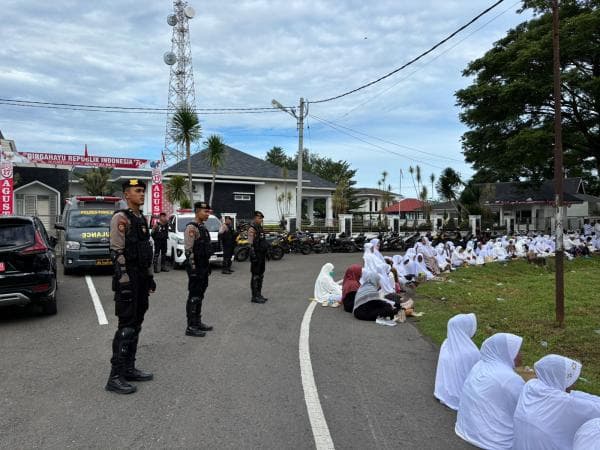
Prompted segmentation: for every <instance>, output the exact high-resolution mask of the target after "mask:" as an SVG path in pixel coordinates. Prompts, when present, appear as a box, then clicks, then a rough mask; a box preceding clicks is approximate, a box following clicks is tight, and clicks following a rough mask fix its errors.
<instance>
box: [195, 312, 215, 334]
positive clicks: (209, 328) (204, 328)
mask: <svg viewBox="0 0 600 450" xmlns="http://www.w3.org/2000/svg"><path fill="white" fill-rule="evenodd" d="M198 323H199V324H200V325H198V328H199V329H200V330H201V331H212V330H213V326H212V325H207V324H205V323H204V322H202V316H198Z"/></svg>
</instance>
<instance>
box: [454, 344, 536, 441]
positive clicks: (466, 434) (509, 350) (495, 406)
mask: <svg viewBox="0 0 600 450" xmlns="http://www.w3.org/2000/svg"><path fill="white" fill-rule="evenodd" d="M522 342H523V339H522V338H521V337H519V336H516V335H514V334H510V333H497V334H494V335H493V336H491V337H489V338H487V339H486V340H485V341H484V342H483V344H482V345H481V361H479V362H478V363H477V364H475V365H474V366H473V368H472V369H471V372H469V375H468V376H467V379H466V380H465V384H464V385H463V389H462V392H461V395H460V402H459V405H458V415H457V419H456V426H455V428H454V431H455V432H456V434H457V435H458V436H459V437H461V438H462V439H464V440H465V441H467V442H469V443H471V444H473V445H475V446H476V447H479V448H483V449H489V450H496V449H510V448H512V443H513V416H514V413H515V408H516V406H517V402H518V400H519V396H520V395H521V390H522V389H523V385H524V384H525V382H524V381H523V379H522V378H521V377H520V376H519V375H517V373H516V372H515V371H514V368H515V365H519V364H520V363H521V353H520V349H521V344H522Z"/></svg>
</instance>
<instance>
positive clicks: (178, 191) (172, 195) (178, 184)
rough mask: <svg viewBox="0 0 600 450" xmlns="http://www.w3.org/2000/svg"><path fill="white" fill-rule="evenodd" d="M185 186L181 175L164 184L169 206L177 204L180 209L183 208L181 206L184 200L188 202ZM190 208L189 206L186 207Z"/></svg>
mask: <svg viewBox="0 0 600 450" xmlns="http://www.w3.org/2000/svg"><path fill="white" fill-rule="evenodd" d="M186 184H187V180H186V179H185V177H184V176H182V175H174V176H172V177H171V178H170V179H169V181H168V182H167V183H166V187H165V188H166V194H167V200H168V201H169V203H171V204H173V205H174V204H179V206H180V207H181V208H185V207H184V206H183V202H184V200H188V202H189V198H188V196H187V189H186V187H185V185H186ZM188 208H191V204H190V205H189V206H188Z"/></svg>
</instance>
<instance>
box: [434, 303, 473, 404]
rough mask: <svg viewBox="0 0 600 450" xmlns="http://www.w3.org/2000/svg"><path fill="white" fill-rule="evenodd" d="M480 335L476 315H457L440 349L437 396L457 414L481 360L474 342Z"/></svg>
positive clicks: (450, 323) (449, 323)
mask: <svg viewBox="0 0 600 450" xmlns="http://www.w3.org/2000/svg"><path fill="white" fill-rule="evenodd" d="M476 331H477V318H476V317H475V314H472V313H471V314H457V315H456V316H454V317H452V318H451V319H450V320H449V321H448V334H447V337H446V339H445V340H444V342H443V343H442V346H441V347H440V355H439V357H438V363H437V369H436V372H435V390H434V391H433V395H434V396H435V398H437V399H438V400H439V401H440V402H441V403H443V404H444V405H446V406H447V407H448V408H451V409H453V410H455V411H456V410H457V409H458V403H459V400H460V393H461V392H462V388H463V384H464V383H465V380H466V379H467V375H469V372H470V371H471V369H472V368H473V366H474V365H475V364H476V363H477V362H479V359H480V357H481V355H480V353H479V349H478V348H477V346H476V345H475V343H474V342H473V341H472V338H473V336H474V335H475V332H476Z"/></svg>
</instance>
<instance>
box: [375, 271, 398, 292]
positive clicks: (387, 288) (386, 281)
mask: <svg viewBox="0 0 600 450" xmlns="http://www.w3.org/2000/svg"><path fill="white" fill-rule="evenodd" d="M390 270H391V267H390V265H389V264H386V265H385V266H379V267H378V271H377V273H378V274H379V286H380V287H381V290H382V291H383V292H384V293H385V294H394V293H396V286H395V285H394V281H392V278H391V277H390ZM391 276H393V275H391Z"/></svg>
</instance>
